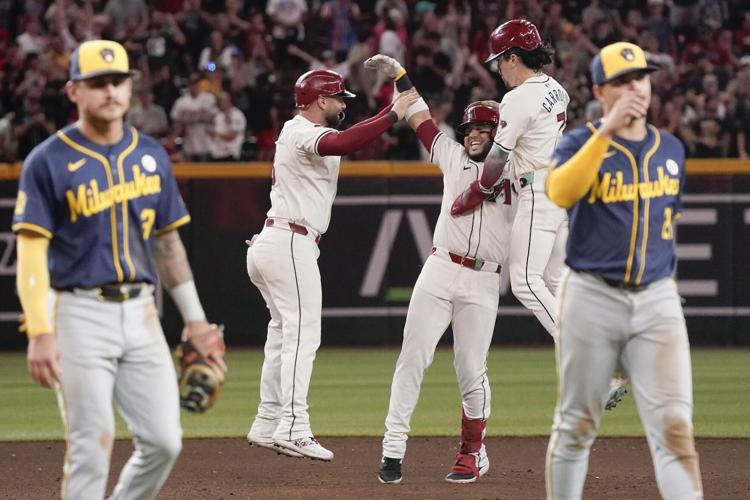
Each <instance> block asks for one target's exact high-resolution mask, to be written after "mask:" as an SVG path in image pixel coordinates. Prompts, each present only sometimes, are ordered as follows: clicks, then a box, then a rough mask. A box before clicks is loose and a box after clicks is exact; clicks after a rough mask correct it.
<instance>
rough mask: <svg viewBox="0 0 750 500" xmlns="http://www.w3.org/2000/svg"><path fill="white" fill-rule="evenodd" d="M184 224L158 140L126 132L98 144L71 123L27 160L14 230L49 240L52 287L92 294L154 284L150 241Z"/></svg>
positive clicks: (184, 212)
mask: <svg viewBox="0 0 750 500" xmlns="http://www.w3.org/2000/svg"><path fill="white" fill-rule="evenodd" d="M189 220H190V216H189V215H188V213H187V210H186V209H185V205H184V203H183V202H182V198H181V197H180V193H179V190H178V188H177V182H176V181H175V179H174V177H173V175H172V169H171V165H170V162H169V158H168V157H167V155H166V153H165V152H164V149H163V148H162V147H161V146H160V145H159V143H158V142H156V141H155V140H154V139H152V138H151V137H149V136H146V135H143V134H140V133H139V132H138V131H137V130H136V129H134V128H131V127H125V128H124V136H123V138H122V140H120V142H118V143H117V144H115V145H112V146H100V145H98V144H94V143H93V142H91V141H89V140H88V139H86V137H85V136H84V135H83V134H81V132H80V131H79V130H78V128H77V126H76V125H70V126H68V127H66V128H64V129H63V130H60V131H59V132H57V134H55V135H53V136H51V137H49V138H48V139H47V140H46V141H44V142H43V143H41V144H40V145H38V146H37V147H36V148H34V150H33V151H32V152H31V153H30V154H29V156H28V157H27V158H26V161H25V162H24V165H23V170H22V172H21V179H20V181H19V191H18V198H17V201H16V209H15V214H14V216H13V231H14V232H18V231H20V230H26V231H31V232H34V233H37V234H40V235H42V236H45V237H47V238H50V245H49V270H50V280H51V285H52V287H53V288H56V289H66V288H73V287H81V288H92V287H95V286H99V285H102V284H105V283H120V282H134V281H145V282H148V283H156V281H157V275H156V270H155V269H154V264H153V262H154V259H153V258H152V254H153V236H154V235H156V234H159V233H162V232H166V231H168V230H171V229H174V228H176V227H179V226H181V225H183V224H186V223H187V222H188V221H189Z"/></svg>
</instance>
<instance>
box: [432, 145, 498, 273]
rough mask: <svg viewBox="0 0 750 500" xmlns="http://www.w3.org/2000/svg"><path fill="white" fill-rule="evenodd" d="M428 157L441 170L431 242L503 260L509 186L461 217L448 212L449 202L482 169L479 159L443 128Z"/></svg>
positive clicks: (454, 249)
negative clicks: (440, 196)
mask: <svg viewBox="0 0 750 500" xmlns="http://www.w3.org/2000/svg"><path fill="white" fill-rule="evenodd" d="M430 161H431V162H432V163H435V164H436V165H437V166H438V167H440V170H441V171H442V172H443V183H444V185H445V186H444V190H443V202H442V204H441V207H440V216H439V217H438V221H437V224H436V226H435V234H434V236H433V242H434V244H435V246H437V247H442V248H445V249H447V250H449V251H451V252H453V253H455V254H458V255H466V256H468V257H472V258H473V257H481V258H482V259H484V260H487V261H493V262H497V263H503V262H505V259H506V257H507V256H508V244H509V237H510V227H511V224H512V223H513V218H512V212H511V206H510V186H509V185H508V184H507V183H505V184H503V183H500V186H505V187H504V188H501V189H500V190H499V194H498V195H497V197H496V200H495V203H483V204H482V206H481V209H479V210H475V211H473V212H472V213H470V214H467V215H466V216H462V217H454V216H452V215H451V204H452V203H453V200H455V199H456V197H458V195H460V194H461V193H462V192H463V191H464V189H466V186H467V185H468V184H469V183H471V182H472V181H474V180H476V179H478V178H479V177H480V176H481V173H482V165H483V163H482V162H475V161H472V160H471V159H470V158H469V155H468V154H466V150H465V148H464V147H463V146H462V145H461V144H459V143H458V142H456V141H454V140H451V139H450V138H449V137H448V136H446V135H445V134H443V133H442V132H441V133H440V134H438V135H437V136H435V140H434V141H433V144H432V151H431V155H430Z"/></svg>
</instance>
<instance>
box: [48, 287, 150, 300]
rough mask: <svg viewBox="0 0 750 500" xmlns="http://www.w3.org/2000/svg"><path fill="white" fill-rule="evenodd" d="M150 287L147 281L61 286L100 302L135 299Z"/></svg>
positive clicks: (67, 290) (65, 289)
mask: <svg viewBox="0 0 750 500" xmlns="http://www.w3.org/2000/svg"><path fill="white" fill-rule="evenodd" d="M149 287H150V285H149V284H148V283H106V284H104V285H100V286H95V287H93V288H79V287H71V288H62V289H61V290H62V291H65V292H72V293H75V294H76V295H82V296H85V297H92V298H95V299H97V300H99V301H101V302H125V301H126V300H130V299H135V298H137V297H139V296H140V295H141V293H145V291H146V290H147V289H148V288H149Z"/></svg>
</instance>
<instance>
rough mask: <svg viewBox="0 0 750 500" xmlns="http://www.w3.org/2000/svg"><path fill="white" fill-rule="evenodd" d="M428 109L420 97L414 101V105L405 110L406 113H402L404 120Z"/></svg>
mask: <svg viewBox="0 0 750 500" xmlns="http://www.w3.org/2000/svg"><path fill="white" fill-rule="evenodd" d="M429 109H430V108H429V107H428V106H427V103H426V102H424V99H422V98H421V97H420V98H419V99H417V100H416V102H415V103H414V104H412V105H411V106H409V107H408V108H406V113H404V118H406V119H407V120H408V119H409V118H411V117H412V116H414V115H415V114H416V113H419V112H420V111H429Z"/></svg>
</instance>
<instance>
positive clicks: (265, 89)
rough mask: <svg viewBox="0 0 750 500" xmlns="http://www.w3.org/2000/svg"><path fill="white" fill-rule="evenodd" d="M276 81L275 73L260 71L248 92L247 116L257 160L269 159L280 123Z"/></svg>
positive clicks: (274, 145) (270, 158) (271, 155)
mask: <svg viewBox="0 0 750 500" xmlns="http://www.w3.org/2000/svg"><path fill="white" fill-rule="evenodd" d="M276 81H277V75H276V73H262V74H260V75H258V78H257V81H256V85H255V87H254V88H253V89H252V92H251V93H250V99H249V101H250V104H249V109H250V112H249V113H248V115H247V118H248V121H249V123H248V126H249V127H250V129H251V130H252V132H253V135H254V137H255V140H256V145H257V147H258V158H257V159H258V161H271V160H272V159H273V154H274V149H275V147H276V144H275V141H276V133H277V131H278V130H279V123H280V120H279V109H278V102H279V100H280V97H279V96H278V94H277V93H278V92H279V90H278V88H279V87H278V86H277V85H275V82H276ZM285 88H290V87H289V86H288V87H285Z"/></svg>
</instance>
